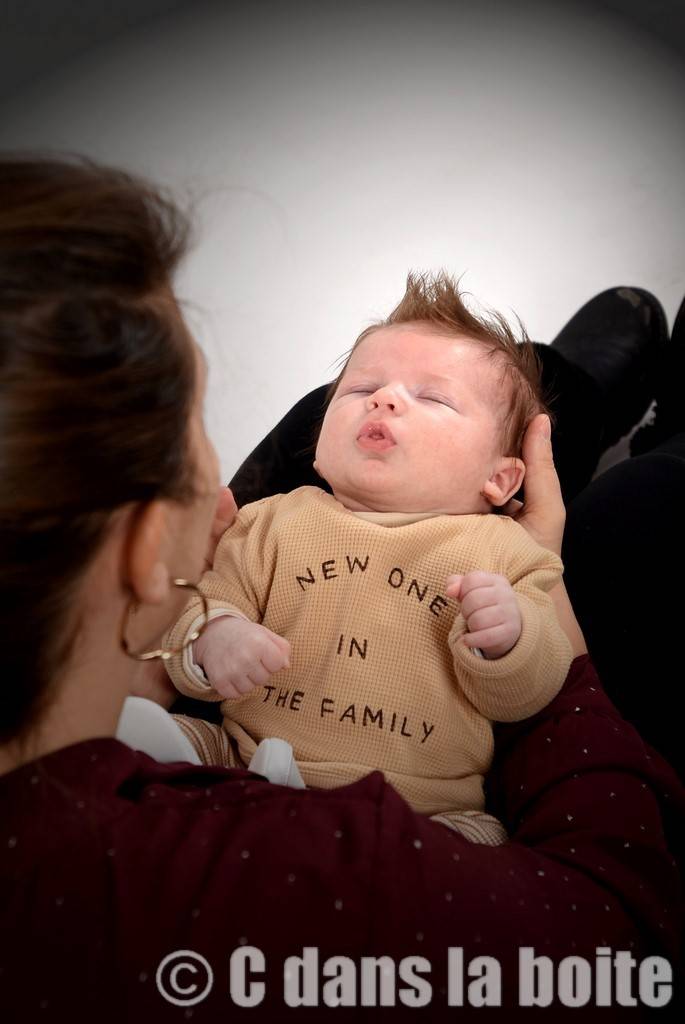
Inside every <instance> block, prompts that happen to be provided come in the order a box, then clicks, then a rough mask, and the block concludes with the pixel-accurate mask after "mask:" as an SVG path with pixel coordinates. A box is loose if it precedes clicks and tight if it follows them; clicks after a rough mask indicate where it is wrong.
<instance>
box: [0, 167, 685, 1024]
mask: <svg viewBox="0 0 685 1024" xmlns="http://www.w3.org/2000/svg"><path fill="white" fill-rule="evenodd" d="M0 191H1V194H2V196H3V204H2V211H1V212H0V290H1V294H2V302H1V303H0V337H1V339H2V357H1V362H0V374H1V379H2V387H1V391H0V403H1V404H0V419H1V422H2V432H1V436H0V452H1V455H0V459H1V464H2V480H3V488H2V499H1V500H2V512H1V513H0V563H1V564H2V581H3V582H2V587H3V600H2V638H3V653H4V661H5V682H4V686H3V691H2V699H1V701H0V735H1V745H0V807H1V809H2V813H1V815H0V879H1V882H2V885H1V886H0V891H1V892H2V904H1V909H0V921H1V922H2V935H3V943H2V947H3V948H2V954H1V955H0V992H1V995H0V999H1V1001H2V1006H3V1010H5V1012H6V1015H7V1019H12V1020H14V1019H22V1020H27V1021H33V1020H38V1019H40V1020H49V1019H53V1020H61V1019H65V1018H66V1017H68V1018H69V1019H73V1020H90V1019H97V1020H102V1021H107V1020H112V1021H117V1022H120V1021H122V1020H127V1021H138V1020H140V1021H145V1022H150V1021H157V1020H160V1021H162V1020H167V1019H169V1020H171V1019H172V1015H173V1014H175V1015H176V1016H175V1017H174V1018H173V1019H178V1014H179V1013H180V1012H181V1011H180V1010H179V1008H178V1007H179V1005H181V1006H184V1007H185V1016H186V1017H188V1018H190V1017H191V1016H192V1015H196V1016H197V1017H198V1018H199V1019H205V1020H219V1019H224V1017H225V1016H227V1015H229V1014H231V1013H238V1012H239V1010H238V1008H239V1007H241V1006H244V1007H247V1006H250V1005H252V1006H253V1007H254V1008H253V1009H251V1011H250V1014H251V1016H250V1019H256V1020H260V1019H262V1020H268V1021H277V1020H280V1019H285V1018H292V1013H293V1011H292V1007H293V1006H297V1005H306V1000H307V999H309V1000H310V1004H309V1005H318V1006H319V1010H318V1011H317V1013H316V1016H317V1019H319V1018H320V1017H321V1016H322V1014H325V1012H326V1010H325V1007H326V1005H333V1004H334V1003H335V1001H336V1000H338V1002H342V1005H348V1006H354V1009H350V1011H349V1012H350V1013H351V1014H353V1015H354V1019H355V1020H356V1019H358V1018H360V1017H362V1015H363V1013H364V1012H365V1011H364V1010H363V1009H360V1007H361V1005H362V1004H361V1002H360V1001H359V1000H361V995H359V994H357V996H354V994H352V995H351V994H350V993H351V989H350V986H349V983H348V982H346V981H345V978H344V975H345V972H346V971H347V972H349V971H354V970H359V969H360V968H359V963H360V958H362V957H382V956H384V957H387V958H389V959H388V961H384V962H382V963H381V965H380V966H379V971H382V968H383V966H384V967H385V968H386V970H388V971H390V972H391V974H392V977H393V979H394V987H392V998H393V1000H394V1003H390V1004H389V1005H390V1007H391V1008H389V1009H388V1010H387V1011H386V1012H387V1013H391V1014H393V1019H395V1017H396V1018H397V1019H401V1018H402V1016H403V1014H412V1015H413V1016H414V1017H415V1016H416V1009H417V1008H418V1007H421V1006H423V1007H425V1014H426V1019H429V1020H440V1019H443V1017H444V1018H445V1019H447V1016H448V1015H449V1016H450V1018H451V1016H452V1014H453V1013H454V1009H450V1007H449V1005H448V1004H449V1002H450V1000H453V1001H454V1000H457V999H458V998H459V995H458V985H457V978H456V974H457V973H458V963H465V964H466V965H469V964H472V963H473V962H474V961H475V958H477V957H479V956H481V955H483V956H488V957H491V958H492V959H493V961H496V963H497V965H498V966H497V969H498V970H499V971H500V974H501V976H500V985H499V1000H500V1001H499V1003H497V1002H494V1000H496V999H497V998H498V993H497V983H496V979H495V978H494V975H493V977H492V979H491V984H489V985H487V986H485V988H487V989H488V992H487V993H486V996H485V998H487V999H490V1000H493V1002H492V1005H500V1006H502V1007H506V1008H507V1010H505V1011H504V1012H505V1013H508V1014H509V1017H512V1016H515V1015H516V1014H517V1013H519V1012H521V1013H522V1012H525V1010H524V1009H523V1008H520V1007H519V1004H520V1003H521V1001H522V1000H523V1001H524V1002H525V998H527V996H526V993H525V992H523V993H521V992H519V991H518V985H519V981H518V979H519V975H518V960H519V950H520V949H521V948H530V947H532V948H534V950H535V952H536V954H538V955H541V956H547V957H550V958H551V959H552V961H553V962H554V963H555V964H556V963H558V962H560V961H562V960H563V959H564V958H565V957H569V956H577V957H580V958H584V959H585V961H586V962H587V964H588V969H591V970H592V972H593V977H594V974H595V973H596V960H597V954H596V949H597V947H610V948H612V949H614V950H627V951H629V953H630V956H631V957H632V958H633V959H634V960H635V965H636V966H635V968H634V971H635V972H638V970H639V964H640V962H642V961H644V960H645V958H646V957H648V956H656V957H659V958H660V960H659V963H658V964H657V966H658V967H659V969H660V970H665V969H666V968H664V963H665V964H666V965H667V966H668V964H669V963H671V962H672V961H673V960H674V958H675V955H676V948H677V937H678V931H679V921H678V900H679V881H678V876H677V869H676V866H675V863H674V861H673V858H672V854H671V852H670V851H669V847H668V843H667V841H666V838H665V834H664V828H667V827H668V826H669V821H670V819H669V816H670V814H671V810H670V805H671V804H672V803H674V802H675V801H676V800H677V799H678V792H679V791H678V790H677V787H676V783H675V780H674V777H673V776H672V774H671V773H670V772H669V770H668V767H667V766H666V765H665V764H664V763H663V762H661V760H660V758H659V757H658V756H657V755H656V754H653V753H652V752H651V750H650V749H649V748H647V747H646V746H645V745H644V743H643V742H642V741H641V739H640V738H639V736H638V735H637V733H635V731H634V730H633V729H632V728H631V727H630V726H628V725H627V724H626V723H625V722H623V720H622V719H621V718H620V716H619V715H618V713H617V712H616V711H615V710H614V709H613V707H612V706H611V705H610V704H609V702H608V701H607V700H606V698H605V697H604V695H603V693H602V691H601V687H600V686H599V683H598V681H597V678H596V676H595V674H594V671H593V669H592V666H591V665H590V663H589V661H588V659H587V657H586V656H585V655H584V651H583V647H582V638H581V636H580V633H579V631H578V629H577V626H576V625H575V621H574V619H573V616H572V613H571V611H570V606H569V605H568V603H567V602H566V600H565V598H564V595H563V592H562V593H561V596H560V599H559V602H558V605H557V607H558V608H559V609H561V616H560V618H561V624H562V626H564V627H565V628H566V631H567V635H568V639H569V643H570V645H571V649H572V652H573V655H575V660H574V661H573V663H572V665H571V669H570V671H569V676H568V678H567V681H566V683H565V685H564V687H563V688H562V691H561V693H560V694H559V696H558V697H556V698H555V700H554V701H553V702H552V704H550V705H549V707H548V708H547V709H545V711H544V712H542V713H541V716H538V717H537V718H535V719H532V720H529V721H527V722H525V723H522V725H520V726H519V725H511V726H506V727H504V729H503V731H502V734H501V736H500V738H499V741H498V747H497V754H496V761H495V766H494V769H493V773H492V776H491V781H490V801H491V804H492V806H493V808H495V809H496V812H497V814H498V816H500V817H501V818H502V820H504V821H505V822H506V823H507V826H508V828H509V831H510V834H511V835H512V841H511V842H509V843H506V844H505V845H503V846H500V847H496V848H489V847H487V848H486V847H478V846H475V845H473V844H471V843H469V842H468V841H467V840H466V839H464V838H463V837H462V836H460V835H458V834H456V833H454V832H450V831H448V830H447V829H444V828H442V827H441V826H438V825H436V824H434V823H432V822H430V821H429V820H427V819H426V818H425V817H422V816H420V815H417V814H415V813H414V812H413V811H411V810H410V808H409V807H408V806H407V804H405V803H404V801H403V800H402V799H401V798H400V797H399V796H398V795H397V794H396V793H395V791H394V790H393V789H392V788H391V787H390V786H389V785H388V784H387V783H386V782H385V781H384V779H383V777H382V776H381V775H380V774H379V773H376V774H372V775H369V776H367V777H365V778H363V779H361V780H360V781H358V782H355V783H354V784H352V785H350V786H345V787H342V788H340V789H334V790H317V789H308V790H302V791H295V790H291V789H288V788H285V787H280V786H275V785H271V784H270V783H268V782H266V781H265V780H263V779H262V778H260V777H259V776H257V775H254V774H252V773H250V772H248V771H245V770H243V769H222V768H211V767H191V766H189V765H184V764H171V765H161V764H158V763H156V762H155V761H153V760H151V759H150V758H148V757H146V756H145V755H143V754H139V753H136V752H134V751H133V750H131V749H130V748H129V747H127V746H126V745H124V744H122V743H120V742H118V741H117V740H116V739H114V738H113V737H114V733H115V730H116V726H117V722H118V719H119V716H120V713H121V709H122V706H123V703H124V700H125V698H126V696H127V695H128V694H130V693H131V692H136V691H139V692H142V691H144V690H147V689H149V687H148V683H147V681H146V680H147V676H146V673H147V671H148V668H147V666H146V663H145V662H140V661H136V660H134V659H132V658H131V657H130V656H129V655H130V653H131V652H140V651H148V652H149V651H154V650H155V649H157V648H159V645H160V641H161V637H162V636H163V634H164V632H165V630H166V629H167V628H168V627H169V626H170V624H171V623H172V622H173V621H174V619H175V618H176V617H177V616H178V614H179V612H180V611H181V609H182V607H183V605H184V604H185V601H186V598H187V594H188V590H189V584H190V585H191V586H190V589H191V590H192V584H193V583H194V581H197V579H198V578H199V576H200V574H201V572H202V570H203V567H204V564H205V557H206V555H207V551H208V548H210V547H211V536H212V534H213V531H214V533H216V532H217V531H216V527H215V523H214V521H215V518H216V515H217V511H219V512H220V513H221V515H223V517H224V519H230V518H232V516H231V513H230V506H229V505H227V498H226V497H224V498H223V499H222V501H223V504H222V506H221V507H220V508H219V509H218V506H217V494H218V493H219V478H218V467H217V459H216V455H215V453H214V450H213V448H212V445H211V443H210V441H209V440H208V438H207V436H206V433H205V430H204V426H203V421H202V402H203V393H204V387H205V376H206V368H205V364H204V360H203V358H202V356H201V354H200V352H199V349H198V347H197V345H196V344H195V342H194V341H193V339H192V337H191V336H190V334H189V331H188V329H187V327H186V325H185V323H184V320H183V317H182V315H181V312H180V310H179V307H178V304H177V302H176V300H175V298H174V294H173V290H172V276H173V271H174V268H175V267H176V265H177V263H178V260H179V259H180V257H181V256H182V254H183V252H184V246H185V239H186V232H187V225H186V223H185V221H184V219H183V218H182V216H181V215H180V214H179V213H178V211H177V210H176V209H175V208H174V207H173V205H172V204H170V203H169V202H168V201H167V200H166V199H165V198H163V197H162V196H160V195H159V194H158V193H157V192H156V191H155V190H154V189H152V188H151V187H150V186H148V185H146V184H144V183H141V182H139V181H137V180H135V179H132V178H131V177H129V176H127V175H126V174H123V173H121V172H118V171H112V170H109V169H104V168H101V167H97V166H94V165H91V164H88V163H85V162H78V161H57V160H56V161H40V160H19V159H17V160H12V159H5V160H3V161H2V162H0ZM543 423H544V421H543V420H540V421H534V422H533V425H532V426H531V428H530V429H529V431H528V434H527V435H526V438H525V443H524V453H523V454H524V460H525V461H526V463H527V471H528V476H527V484H528V486H527V490H526V499H527V500H526V507H525V510H524V513H522V514H521V515H520V517H519V522H520V523H521V524H522V525H523V526H524V527H525V528H526V529H528V530H530V532H531V534H533V535H535V537H536V540H537V541H538V543H541V544H543V545H547V546H549V548H550V549H551V550H554V549H555V548H556V549H557V550H558V548H559V545H560V535H561V529H562V526H563V506H562V504H561V500H560V497H559V490H558V484H557V483H556V477H555V474H554V467H553V463H552V459H551V449H550V444H549V440H548V438H547V437H546V436H545V434H544V431H543V429H542V427H543ZM127 651H128V653H127ZM584 750H586V751H587V752H584ZM312 947H315V948H316V954H315V955H314V954H311V953H306V952H305V951H306V950H308V949H310V948H312ZM450 949H453V950H459V951H460V952H459V953H458V954H457V953H454V952H453V953H449V950H450ZM188 951H189V952H188ZM174 957H175V958H176V960H174ZM289 957H295V958H300V960H299V961H297V960H292V961H288V958H289ZM340 957H347V958H348V959H349V961H350V962H351V963H352V966H351V967H350V966H349V963H347V964H343V963H342V962H341V961H339V960H335V959H331V958H340ZM313 958H315V959H316V963H314V959H313ZM408 958H409V960H410V959H411V958H418V959H414V960H411V962H409V960H408ZM459 958H461V960H460V959H459ZM286 961H288V965H287V966H286V967H284V965H285V964H286ZM305 968H306V969H305ZM481 969H482V965H481ZM464 970H465V971H466V968H464ZM477 970H478V968H477V967H474V968H473V971H474V972H475V973H477ZM491 970H492V971H493V972H495V973H496V969H495V968H494V967H493V968H491ZM284 971H285V974H284ZM288 971H290V974H288ZM298 971H300V972H301V974H302V972H304V973H306V974H307V977H311V979H313V980H312V981H311V985H312V986H313V988H311V989H307V991H304V990H303V991H302V992H298V990H297V978H295V977H294V975H293V972H294V973H295V975H297V972H298ZM379 977H380V974H379ZM472 977H473V975H471V976H469V975H468V974H467V975H466V987H465V989H464V992H465V994H464V995H463V996H462V1001H463V1004H464V1005H463V1009H462V1011H461V1012H462V1013H466V1014H467V1015H468V1013H469V1012H476V1009H475V1007H474V1001H475V1002H476V1003H477V1000H478V998H480V997H479V996H478V994H477V993H476V992H475V990H474V989H469V988H468V984H469V982H470V980H471V978H472ZM635 977H637V973H635ZM327 982H328V983H329V984H328V987H326V984H327ZM379 985H380V983H379ZM654 991H655V992H657V994H656V995H655V994H654V993H652V994H651V995H648V997H646V998H648V999H652V1000H658V998H660V996H659V995H658V992H662V991H663V985H662V986H661V988H658V986H657V987H655V989H654ZM379 992H380V989H379ZM377 997H378V1000H380V995H379V994H378V993H377ZM369 998H371V997H370V996H369ZM387 998H388V999H390V998H391V997H390V995H387ZM298 999H299V1000H300V1002H298ZM350 999H353V1000H354V999H357V1000H358V1001H357V1002H356V1003H355V1002H354V1001H353V1002H352V1003H350V1001H349V1000H350ZM250 1000H252V1003H251V1002H250ZM311 1000H315V1002H314V1003H313V1004H312V1003H311ZM317 1001H318V1002H317ZM346 1001H347V1002H346ZM374 1005H378V1002H377V1003H376V1004H374V1003H373V1002H371V1004H370V1006H369V1009H368V1012H369V1013H371V1014H372V1017H373V1015H374V1009H373V1007H374ZM454 1005H456V1003H454ZM590 1005H592V1004H590ZM645 1005H654V1002H652V1004H650V1003H649V1002H647V1003H645ZM472 1007H473V1009H472ZM558 1009H559V1007H558V1005H557V1010H558ZM337 1012H340V1011H337ZM378 1012H382V1011H378V1010H376V1013H378ZM555 1012H556V1011H555ZM620 1012H621V1009H620V1008H619V1007H617V1006H615V1007H614V1010H613V1011H612V1010H611V1009H604V1010H603V1011H602V1013H603V1019H604V1020H606V1019H608V1018H610V1017H611V1015H612V1013H614V1014H615V1015H618V1014H619V1013H620ZM202 1014H204V1017H202V1016H201V1015H202ZM260 1015H261V1016H260ZM607 1015H608V1016H607Z"/></svg>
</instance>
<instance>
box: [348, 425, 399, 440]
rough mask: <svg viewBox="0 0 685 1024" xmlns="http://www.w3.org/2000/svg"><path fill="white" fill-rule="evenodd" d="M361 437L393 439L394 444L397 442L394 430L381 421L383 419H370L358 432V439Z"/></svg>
mask: <svg viewBox="0 0 685 1024" xmlns="http://www.w3.org/2000/svg"><path fill="white" fill-rule="evenodd" d="M361 437H370V438H378V440H384V441H392V443H393V444H394V443H395V438H394V437H393V436H392V431H391V430H390V429H389V428H388V427H386V425H385V423H383V422H381V420H369V421H368V422H367V423H365V424H364V426H363V427H362V429H361V430H360V431H359V433H358V434H357V440H359V438H361Z"/></svg>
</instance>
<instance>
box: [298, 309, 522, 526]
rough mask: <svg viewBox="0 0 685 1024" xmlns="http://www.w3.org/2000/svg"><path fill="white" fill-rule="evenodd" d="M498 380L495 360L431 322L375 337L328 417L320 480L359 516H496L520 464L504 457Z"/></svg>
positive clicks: (319, 452) (348, 373)
mask: <svg viewBox="0 0 685 1024" xmlns="http://www.w3.org/2000/svg"><path fill="white" fill-rule="evenodd" d="M501 376H502V374H501V367H500V366H499V365H498V362H497V360H495V359H491V358H489V356H488V354H487V352H485V351H484V349H483V348H482V346H479V345H478V344H477V343H475V342H473V341H470V340H468V339H459V338H450V337H446V336H445V335H443V334H440V333H438V332H437V331H435V330H433V329H431V328H430V327H429V326H426V325H425V324H401V325H395V326H392V327H383V328H380V329H379V330H377V331H374V332H373V333H372V334H370V335H369V336H368V337H367V338H365V339H364V341H363V342H362V343H361V344H360V345H359V346H358V348H357V349H356V350H355V352H354V354H353V355H352V358H351V359H350V361H349V363H348V365H347V368H346V370H345V373H344V375H343V378H342V380H341V382H340V384H339V386H338V388H337V390H336V392H335V394H334V396H333V399H332V401H331V403H330V405H329V407H328V410H327V412H326V416H325V419H324V422H323V426H322V428H321V435H320V437H319V443H318V445H317V449H316V468H317V470H318V472H319V473H320V475H321V476H322V477H323V478H324V479H325V480H327V481H328V483H329V484H330V485H331V487H332V489H333V493H334V494H335V496H336V498H337V499H338V500H339V501H340V502H342V504H343V505H345V506H346V507H347V508H349V509H352V510H355V511H365V510H369V511H378V512H441V513H449V514H465V513H471V512H489V511H491V507H492V504H493V503H494V504H503V503H504V501H506V499H507V497H508V496H509V492H510V487H509V484H511V486H513V491H515V490H516V489H517V486H518V482H520V477H521V473H520V472H519V473H518V476H517V479H516V480H514V479H513V478H512V479H511V480H510V479H509V478H508V476H507V477H506V479H505V478H503V477H502V473H504V474H505V475H506V474H507V473H508V472H509V471H510V470H509V469H508V468H507V467H511V465H512V463H516V462H517V461H518V460H513V459H511V458H504V457H503V456H502V453H501V451H500V441H501V426H500V419H499V416H498V409H499V412H500V414H501V411H502V403H503V402H504V401H505V397H506V396H505V391H504V385H503V384H502V383H501V382H500V381H501ZM518 465H519V466H520V467H521V468H522V463H520V462H518ZM493 480H494V481H495V483H494V484H493V482H492V481H493ZM503 485H504V486H503ZM513 491H511V493H513ZM505 493H506V496H505ZM484 495H487V498H486V497H485V496H484Z"/></svg>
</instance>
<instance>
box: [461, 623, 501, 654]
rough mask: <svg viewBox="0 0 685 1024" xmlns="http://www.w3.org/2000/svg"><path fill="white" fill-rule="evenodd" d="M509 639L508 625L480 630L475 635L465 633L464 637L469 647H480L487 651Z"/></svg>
mask: <svg viewBox="0 0 685 1024" xmlns="http://www.w3.org/2000/svg"><path fill="white" fill-rule="evenodd" d="M508 638H509V627H508V626H507V625H506V623H502V624H501V625H499V626H491V627H490V628H489V629H479V630H477V631H476V632H475V633H465V634H464V636H463V637H462V639H463V641H464V643H465V644H466V646H467V647H480V648H482V649H483V650H485V651H486V650H487V649H488V648H489V647H495V646H496V645H497V644H500V643H502V642H503V641H504V640H507V639H508Z"/></svg>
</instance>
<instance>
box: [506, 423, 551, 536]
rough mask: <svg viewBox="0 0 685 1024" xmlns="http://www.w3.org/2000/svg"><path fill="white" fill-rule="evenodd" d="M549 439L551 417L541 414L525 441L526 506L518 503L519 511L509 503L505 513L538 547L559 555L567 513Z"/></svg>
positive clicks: (527, 433)
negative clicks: (526, 532)
mask: <svg viewBox="0 0 685 1024" xmlns="http://www.w3.org/2000/svg"><path fill="white" fill-rule="evenodd" d="M550 436H551V434H550V422H549V417H548V416H546V415H545V414H544V413H540V414H539V415H538V416H536V417H535V418H534V419H533V420H532V421H531V423H530V424H529V426H528V429H527V431H526V434H525V437H524V439H523V461H524V462H525V464H526V478H525V484H524V493H525V501H524V504H523V506H521V505H520V504H519V503H516V504H517V505H518V508H516V507H515V506H514V505H513V504H512V502H509V504H508V505H507V507H506V512H507V514H508V515H511V516H512V518H514V519H516V521H517V522H518V523H520V525H521V526H523V528H524V529H525V530H527V531H528V533H529V534H530V535H531V537H533V539H534V540H536V541H537V542H538V544H541V545H542V547H545V548H548V549H549V550H550V551H554V552H555V553H556V554H559V553H560V552H561V541H562V537H563V533H564V522H565V520H566V512H565V509H564V502H563V499H562V497H561V486H560V484H559V477H558V476H557V471H556V469H555V468H554V458H553V456H552V443H551V439H550ZM510 506H511V507H510Z"/></svg>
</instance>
